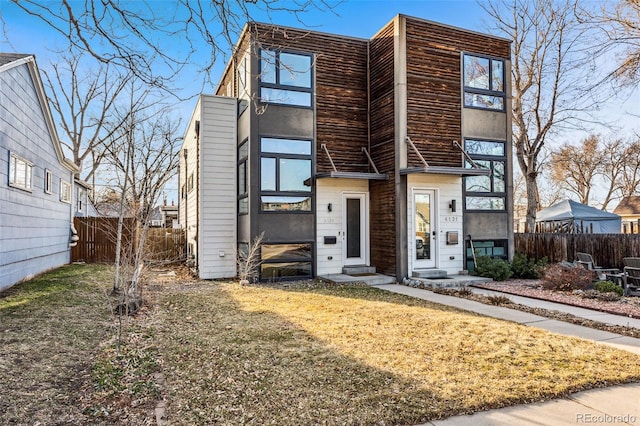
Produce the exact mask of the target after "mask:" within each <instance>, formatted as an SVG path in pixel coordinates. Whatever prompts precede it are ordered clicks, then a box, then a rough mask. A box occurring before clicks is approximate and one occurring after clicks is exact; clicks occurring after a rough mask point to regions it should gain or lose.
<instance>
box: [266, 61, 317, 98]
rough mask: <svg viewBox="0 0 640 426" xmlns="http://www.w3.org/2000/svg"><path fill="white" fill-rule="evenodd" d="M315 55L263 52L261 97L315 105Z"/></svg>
mask: <svg viewBox="0 0 640 426" xmlns="http://www.w3.org/2000/svg"><path fill="white" fill-rule="evenodd" d="M311 71H312V57H311V56H310V55H301V54H296V53H289V52H278V51H274V50H267V49H263V50H262V51H261V52H260V98H261V99H262V101H263V102H269V103H276V104H285V105H294V106H303V107H310V106H311V93H312V86H313V84H312V81H313V79H312V74H311Z"/></svg>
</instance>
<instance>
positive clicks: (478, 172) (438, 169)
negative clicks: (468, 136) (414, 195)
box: [400, 166, 491, 176]
mask: <svg viewBox="0 0 640 426" xmlns="http://www.w3.org/2000/svg"><path fill="white" fill-rule="evenodd" d="M415 173H427V174H436V175H457V176H490V175H491V170H489V169H475V168H474V169H468V168H465V167H447V166H429V167H408V168H406V169H400V174H401V175H411V174H415Z"/></svg>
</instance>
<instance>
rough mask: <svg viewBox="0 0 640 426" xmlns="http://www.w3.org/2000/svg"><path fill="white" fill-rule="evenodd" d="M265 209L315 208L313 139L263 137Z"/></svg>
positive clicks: (261, 188) (262, 196)
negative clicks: (312, 176)
mask: <svg viewBox="0 0 640 426" xmlns="http://www.w3.org/2000/svg"><path fill="white" fill-rule="evenodd" d="M260 151H261V154H260V156H261V158H260V193H261V198H262V210H263V211H311V141H310V140H297V139H277V138H262V139H261V140H260Z"/></svg>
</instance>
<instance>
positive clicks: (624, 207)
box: [613, 195, 640, 234]
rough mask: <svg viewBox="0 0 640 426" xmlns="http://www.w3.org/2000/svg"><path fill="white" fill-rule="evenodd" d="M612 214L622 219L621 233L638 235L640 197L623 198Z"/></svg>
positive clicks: (639, 232) (639, 231)
mask: <svg viewBox="0 0 640 426" xmlns="http://www.w3.org/2000/svg"><path fill="white" fill-rule="evenodd" d="M613 212H614V213H615V214H617V215H619V216H620V217H621V218H622V232H624V233H627V232H629V233H634V234H640V195H632V196H629V197H624V198H623V199H622V200H620V204H618V205H617V206H616V208H615V209H613Z"/></svg>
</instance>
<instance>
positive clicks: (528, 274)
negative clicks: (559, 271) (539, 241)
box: [511, 253, 547, 279]
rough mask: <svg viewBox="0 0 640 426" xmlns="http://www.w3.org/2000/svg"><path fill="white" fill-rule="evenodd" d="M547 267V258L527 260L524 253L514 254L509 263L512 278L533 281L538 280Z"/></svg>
mask: <svg viewBox="0 0 640 426" xmlns="http://www.w3.org/2000/svg"><path fill="white" fill-rule="evenodd" d="M545 266H547V258H546V257H543V258H542V259H539V260H536V259H534V258H530V259H529V258H527V255H526V254H524V253H516V254H515V256H514V257H513V262H511V271H512V272H513V277H514V278H526V279H535V278H540V275H541V272H542V270H543V269H544V267H545Z"/></svg>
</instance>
